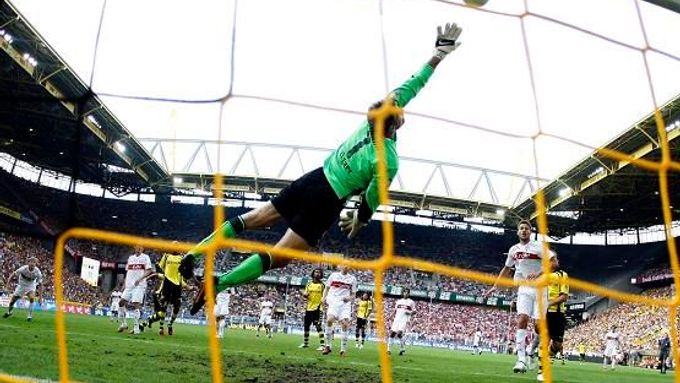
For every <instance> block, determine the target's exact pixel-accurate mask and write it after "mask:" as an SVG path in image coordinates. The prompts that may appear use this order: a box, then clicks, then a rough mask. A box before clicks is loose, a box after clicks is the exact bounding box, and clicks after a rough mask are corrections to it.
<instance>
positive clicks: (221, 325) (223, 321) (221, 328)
mask: <svg viewBox="0 0 680 383" xmlns="http://www.w3.org/2000/svg"><path fill="white" fill-rule="evenodd" d="M226 324H227V320H226V319H224V318H222V319H220V322H219V323H218V324H217V333H218V334H219V335H220V337H222V336H224V326H225V325H226Z"/></svg>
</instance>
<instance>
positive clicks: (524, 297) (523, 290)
mask: <svg viewBox="0 0 680 383" xmlns="http://www.w3.org/2000/svg"><path fill="white" fill-rule="evenodd" d="M537 294H538V291H537V290H536V289H535V288H533V287H527V286H520V287H519V290H518V291H517V314H525V315H528V316H529V317H531V318H533V319H538V318H539V317H540V314H539V313H540V311H539V307H538V299H537ZM547 311H548V294H547V290H544V292H543V313H546V312H547Z"/></svg>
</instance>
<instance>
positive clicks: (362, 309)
mask: <svg viewBox="0 0 680 383" xmlns="http://www.w3.org/2000/svg"><path fill="white" fill-rule="evenodd" d="M357 306H358V307H357V326H356V327H357V329H356V333H355V341H356V343H355V345H354V347H356V348H364V341H365V340H366V325H367V324H368V317H369V316H370V315H371V311H373V301H372V300H371V298H370V297H369V296H368V293H363V294H361V299H359V304H358V305H357ZM359 335H361V343H359Z"/></svg>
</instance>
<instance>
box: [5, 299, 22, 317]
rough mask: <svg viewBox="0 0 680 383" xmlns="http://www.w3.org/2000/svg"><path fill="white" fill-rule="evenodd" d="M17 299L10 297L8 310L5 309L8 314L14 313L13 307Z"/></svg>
mask: <svg viewBox="0 0 680 383" xmlns="http://www.w3.org/2000/svg"><path fill="white" fill-rule="evenodd" d="M18 300H19V299H18V298H17V297H12V299H11V300H10V301H9V308H8V309H7V312H8V313H10V314H11V313H12V311H14V305H15V304H16V303H17V301H18Z"/></svg>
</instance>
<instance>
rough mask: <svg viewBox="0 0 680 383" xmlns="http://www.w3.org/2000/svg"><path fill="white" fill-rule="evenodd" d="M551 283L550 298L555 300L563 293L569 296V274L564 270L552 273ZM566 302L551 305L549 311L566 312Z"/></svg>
mask: <svg viewBox="0 0 680 383" xmlns="http://www.w3.org/2000/svg"><path fill="white" fill-rule="evenodd" d="M549 281H550V285H549V286H548V299H549V300H553V299H555V298H557V297H559V296H560V295H561V294H566V295H567V296H569V276H568V275H567V273H565V272H564V271H562V270H557V271H554V272H553V273H552V274H550V279H549ZM566 308H567V305H566V302H562V303H560V304H557V305H550V307H548V312H552V313H554V312H559V313H566V312H567V311H566Z"/></svg>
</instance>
